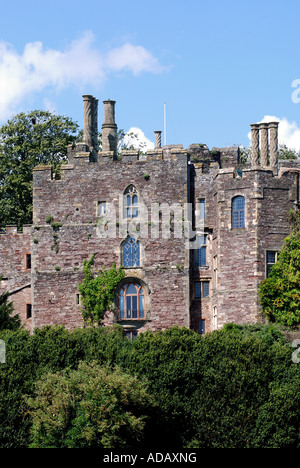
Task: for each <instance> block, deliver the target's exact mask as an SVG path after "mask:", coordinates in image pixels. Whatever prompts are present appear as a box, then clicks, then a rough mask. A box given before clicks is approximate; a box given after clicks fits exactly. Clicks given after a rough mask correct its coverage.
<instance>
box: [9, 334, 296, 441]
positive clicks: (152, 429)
mask: <svg viewBox="0 0 300 468" xmlns="http://www.w3.org/2000/svg"><path fill="white" fill-rule="evenodd" d="M0 339H3V340H4V341H5V344H6V364H0V447H2V448H8V447H28V446H29V443H30V440H29V430H30V427H31V425H32V419H31V415H30V408H28V406H27V403H26V399H25V398H24V397H23V396H24V395H29V396H34V395H35V383H36V382H37V380H39V379H40V378H41V377H42V376H43V375H45V374H46V373H48V372H52V373H53V372H58V371H61V370H63V369H66V368H70V369H77V367H78V365H79V363H80V362H81V361H85V362H90V361H97V362H98V364H100V365H104V364H105V365H110V366H114V365H118V366H120V367H121V368H122V369H123V371H127V372H130V373H131V374H132V375H133V374H134V375H136V376H137V377H139V378H141V379H142V378H145V377H146V378H147V379H148V382H149V391H150V392H151V394H152V395H153V398H154V399H155V401H156V402H157V403H158V407H157V409H156V410H155V412H153V414H152V420H151V421H150V424H149V425H148V427H147V431H148V433H147V437H146V439H145V441H146V442H145V443H146V444H148V447H149V448H153V446H154V444H155V448H156V449H158V448H159V446H161V447H163V448H166V447H172V448H176V449H179V448H180V447H191V448H197V447H203V448H214V447H219V448H227V447H228V448H233V447H244V448H246V447H278V448H294V447H297V448H299V447H300V430H299V427H300V424H299V423H300V405H299V403H300V401H299V400H300V397H299V389H300V364H295V363H293V361H292V353H293V352H294V349H293V348H292V347H291V345H290V344H289V343H287V342H286V340H285V339H284V336H283V335H282V334H281V332H280V331H279V329H278V328H277V327H275V326H273V325H269V326H244V327H241V326H236V325H231V326H226V327H225V328H224V329H223V330H221V331H218V332H213V333H211V334H208V335H206V336H204V337H201V336H199V335H197V334H196V333H194V332H193V331H191V330H188V329H179V328H173V329H170V330H166V331H164V332H156V333H151V332H147V333H144V334H141V335H140V336H139V337H138V339H137V340H136V341H134V342H130V341H129V340H128V339H124V337H123V333H122V329H121V328H119V327H112V328H100V329H95V328H88V329H77V330H74V331H72V332H68V331H67V330H65V329H64V328H62V327H45V328H42V329H37V330H35V332H34V334H33V335H32V336H30V335H29V334H28V333H27V332H26V331H24V330H19V331H16V332H13V331H5V332H0Z"/></svg>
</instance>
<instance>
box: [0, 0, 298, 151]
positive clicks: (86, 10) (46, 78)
mask: <svg viewBox="0 0 300 468" xmlns="http://www.w3.org/2000/svg"><path fill="white" fill-rule="evenodd" d="M299 17H300V2H299V0H285V1H284V2H283V1H278V0H277V1H276V0H273V1H271V0H264V2H261V1H260V2H259V1H257V0H251V1H248V0H244V1H236V0H227V1H226V0H215V1H209V2H208V1H202V0H186V1H185V2H183V1H178V0H172V1H169V0H161V1H157V0H152V1H151V2H148V1H143V2H141V1H136V0H127V1H120V0H111V1H110V2H109V1H102V0H98V1H95V0H85V1H78V0H72V1H70V0H59V1H57V0H52V1H51V2H41V1H40V0H26V1H24V0H19V1H18V0H15V1H14V2H2V5H1V30H0V124H3V123H5V122H6V120H7V119H8V118H9V117H11V116H12V115H13V114H15V113H17V112H21V111H24V112H27V111H30V110H33V109H49V110H51V111H54V110H55V111H56V112H57V113H58V114H62V115H68V116H70V117H71V118H72V119H74V120H75V121H77V122H78V123H79V125H80V126H82V114H83V111H82V94H92V95H94V96H95V97H97V98H98V99H99V128H101V124H102V121H103V105H102V101H103V100H105V99H108V98H109V99H114V100H116V101H117V104H116V121H117V124H118V127H119V128H122V129H124V130H125V131H127V130H129V129H130V128H131V127H137V128H139V129H142V131H143V132H144V134H145V135H146V137H147V138H148V139H150V140H152V141H154V133H153V132H154V130H162V131H163V130H164V102H166V110H167V135H166V136H167V144H178V143H180V144H182V145H183V146H184V147H188V145H189V144H192V143H206V144H207V145H208V146H209V147H210V148H212V147H213V146H216V147H223V146H231V145H237V144H241V145H244V146H248V145H249V139H248V133H249V130H250V124H251V123H255V122H259V121H261V120H263V119H264V118H265V119H268V118H269V117H266V116H271V117H272V119H273V118H276V119H277V120H280V122H281V124H280V128H281V130H280V141H281V142H285V143H287V144H288V146H291V147H297V148H298V149H300V102H299V103H298V100H300V99H299V98H300V60H299V56H300V28H299ZM296 80H299V83H297V81H296ZM293 83H294V86H295V87H294V88H293V87H292V84H293ZM297 89H299V93H297ZM293 93H294V99H292V96H293ZM163 142H164V135H163Z"/></svg>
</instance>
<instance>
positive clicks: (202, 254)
mask: <svg viewBox="0 0 300 468" xmlns="http://www.w3.org/2000/svg"><path fill="white" fill-rule="evenodd" d="M206 241H207V234H204V235H202V236H199V237H198V246H199V247H198V266H199V267H201V266H206Z"/></svg>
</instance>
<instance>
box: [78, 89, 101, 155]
mask: <svg viewBox="0 0 300 468" xmlns="http://www.w3.org/2000/svg"><path fill="white" fill-rule="evenodd" d="M82 97H83V143H85V144H86V145H88V147H89V150H90V152H91V160H92V161H97V154H98V151H99V147H98V99H96V98H94V97H93V96H91V95H90V94H84V95H83V96H82Z"/></svg>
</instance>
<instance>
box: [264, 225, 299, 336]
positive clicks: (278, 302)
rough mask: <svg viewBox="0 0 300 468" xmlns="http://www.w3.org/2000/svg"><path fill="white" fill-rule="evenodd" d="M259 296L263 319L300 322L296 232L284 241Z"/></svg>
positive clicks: (297, 231)
mask: <svg viewBox="0 0 300 468" xmlns="http://www.w3.org/2000/svg"><path fill="white" fill-rule="evenodd" d="M259 296H260V301H261V305H262V308H263V311H264V313H265V315H266V317H267V318H268V319H269V320H270V321H272V322H278V323H281V324H283V325H288V326H292V327H293V326H297V325H299V323H300V230H298V229H295V230H294V231H293V232H292V233H291V235H290V236H288V237H287V238H286V240H285V243H284V246H283V248H282V249H281V251H280V253H279V255H278V261H277V263H276V264H275V265H274V266H273V267H272V270H271V274H270V277H269V278H267V279H266V280H264V281H263V282H262V283H261V286H260V289H259Z"/></svg>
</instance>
